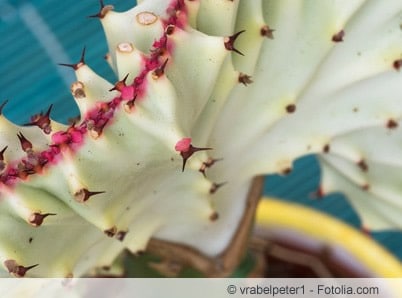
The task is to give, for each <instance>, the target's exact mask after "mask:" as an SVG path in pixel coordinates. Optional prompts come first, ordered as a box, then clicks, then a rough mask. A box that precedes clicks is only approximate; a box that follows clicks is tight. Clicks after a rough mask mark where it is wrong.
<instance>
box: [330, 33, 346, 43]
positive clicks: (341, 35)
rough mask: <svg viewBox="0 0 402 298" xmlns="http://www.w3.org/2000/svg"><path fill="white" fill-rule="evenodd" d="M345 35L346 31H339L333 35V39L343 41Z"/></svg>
mask: <svg viewBox="0 0 402 298" xmlns="http://www.w3.org/2000/svg"><path fill="white" fill-rule="evenodd" d="M344 36H345V31H343V30H341V31H339V32H338V33H335V34H334V35H332V41H333V42H341V41H343V37H344Z"/></svg>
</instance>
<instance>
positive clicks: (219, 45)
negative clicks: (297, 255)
mask: <svg viewBox="0 0 402 298" xmlns="http://www.w3.org/2000/svg"><path fill="white" fill-rule="evenodd" d="M95 17H98V18H99V19H100V21H101V23H102V25H103V27H104V30H105V34H106V38H107V41H108V45H109V49H110V54H109V55H108V56H107V60H108V62H109V64H110V65H111V67H112V68H113V70H114V71H115V73H116V75H117V77H118V82H116V83H110V82H108V81H106V80H105V79H103V78H102V77H101V76H99V75H97V74H96V73H95V72H94V71H93V70H92V69H91V68H90V67H89V66H88V65H87V64H86V63H85V50H84V51H83V54H82V57H81V59H80V60H79V62H78V63H76V64H73V65H67V66H71V67H72V68H73V69H74V71H75V75H76V77H77V80H76V81H75V82H73V83H72V85H71V92H72V95H73V97H74V99H75V100H76V103H77V105H78V107H79V110H80V114H81V116H80V119H79V120H77V121H76V122H75V123H73V124H71V125H64V124H61V123H57V122H55V121H53V120H51V119H50V116H51V110H52V106H50V108H49V109H48V110H47V111H45V112H42V113H40V114H38V115H35V116H33V117H32V119H31V121H30V122H29V123H27V125H24V126H18V125H15V124H13V123H11V122H10V121H9V120H7V119H6V118H5V117H4V116H2V117H0V134H1V138H0V150H1V151H0V198H1V201H0V216H1V221H2V224H1V227H0V239H1V241H0V260H1V263H2V264H3V267H4V272H5V273H6V274H7V275H8V273H11V274H12V275H15V276H61V277H65V276H81V275H83V274H85V273H86V272H88V270H90V269H91V268H94V267H101V266H107V265H110V264H111V263H112V262H113V260H114V259H115V258H116V257H117V256H118V255H119V254H120V253H121V252H122V251H123V250H124V249H129V250H130V251H131V252H133V253H138V252H141V251H143V250H144V249H145V248H146V247H147V243H148V242H149V240H150V239H151V238H157V239H162V240H166V241H170V242H173V243H180V244H182V245H185V246H188V247H191V248H193V249H194V250H197V251H199V252H200V253H202V254H204V255H207V256H211V257H214V256H217V255H219V254H220V253H222V251H224V250H225V249H226V248H227V247H228V246H230V245H231V240H232V239H233V236H234V234H235V233H236V231H237V229H238V226H239V224H240V220H241V218H242V216H243V214H244V213H245V210H247V209H248V208H249V206H248V204H247V201H246V198H247V193H248V189H249V188H250V185H251V183H252V179H253V177H255V176H258V175H262V174H267V173H280V174H287V173H289V172H290V171H291V169H292V163H293V161H294V160H295V159H297V158H298V157H300V156H303V155H307V154H318V155H319V157H320V160H321V164H322V169H323V178H322V184H321V187H320V189H319V194H324V193H327V192H330V191H336V190H339V191H342V192H344V193H346V194H347V196H348V197H349V199H350V201H351V203H352V205H353V206H354V207H356V209H357V210H358V211H359V212H360V214H361V217H362V221H363V224H364V226H365V227H366V228H368V229H389V228H396V229H400V228H401V227H402V219H401V218H402V217H401V216H400V215H401V208H402V201H401V199H400V194H401V189H400V181H401V180H400V177H399V170H400V167H401V164H402V154H401V153H402V151H401V150H400V146H401V134H400V129H399V127H398V126H399V125H400V119H401V115H402V105H401V104H400V101H401V95H400V94H402V76H401V71H400V68H401V67H402V52H401V48H402V30H401V29H402V28H401V22H402V3H401V2H400V1H397V0H389V1H346V0H336V1H309V0H305V1H285V0H284V1H268V0H255V1H246V0H218V1H217V0H214V1H212V0H171V1H165V0H143V1H138V5H137V6H135V7H134V8H132V9H130V10H128V11H126V12H122V13H119V12H115V11H114V10H113V7H112V6H109V5H104V4H103V2H102V1H101V9H100V11H99V13H97V14H96V15H95ZM3 106H4V105H3ZM3 106H2V107H3ZM373 141H375V142H376V143H375V144H373Z"/></svg>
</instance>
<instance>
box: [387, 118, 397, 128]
mask: <svg viewBox="0 0 402 298" xmlns="http://www.w3.org/2000/svg"><path fill="white" fill-rule="evenodd" d="M397 127H398V122H396V121H395V120H394V119H389V120H388V122H387V128H389V129H394V128H397Z"/></svg>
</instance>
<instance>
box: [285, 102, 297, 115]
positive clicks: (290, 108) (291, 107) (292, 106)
mask: <svg viewBox="0 0 402 298" xmlns="http://www.w3.org/2000/svg"><path fill="white" fill-rule="evenodd" d="M286 112H288V113H289V114H291V113H294V112H296V105H295V104H293V103H291V104H288V105H287V106H286Z"/></svg>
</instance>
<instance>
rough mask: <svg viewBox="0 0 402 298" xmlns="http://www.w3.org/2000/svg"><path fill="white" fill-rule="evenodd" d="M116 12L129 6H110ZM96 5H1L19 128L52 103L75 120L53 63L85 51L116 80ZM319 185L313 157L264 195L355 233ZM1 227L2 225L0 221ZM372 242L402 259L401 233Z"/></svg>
mask: <svg viewBox="0 0 402 298" xmlns="http://www.w3.org/2000/svg"><path fill="white" fill-rule="evenodd" d="M105 2H107V3H108V4H113V5H114V6H115V9H116V10H117V11H122V10H125V9H128V8H129V7H131V6H132V5H133V4H134V3H135V1H133V0H120V1H119V0H108V1H105ZM98 7H99V5H98V2H97V1H96V0H82V1H77V0H64V1H62V0H34V1H24V0H0V36H1V38H0V50H1V52H0V72H1V79H0V102H2V101H3V100H5V99H9V103H8V104H7V106H6V107H5V110H4V113H5V115H6V116H7V117H8V118H11V119H12V120H13V121H15V122H17V123H25V122H27V121H28V119H29V116H30V115H32V114H34V113H38V112H40V111H43V110H46V109H47V108H48V107H49V105H50V104H51V103H54V104H55V105H54V109H53V111H52V117H53V118H55V119H56V120H59V121H64V122H65V121H67V119H68V118H70V117H74V116H76V115H77V114H78V110H77V109H76V107H75V104H74V101H73V99H72V97H71V95H70V92H69V86H70V83H71V82H72V81H73V80H74V75H73V72H72V70H71V69H68V68H64V67H61V66H58V65H57V63H74V62H77V60H78V58H79V57H80V55H81V51H82V49H83V47H84V46H86V47H87V54H86V62H87V64H89V65H90V66H91V67H92V68H93V69H95V70H96V71H97V72H98V73H101V74H102V75H104V76H105V77H106V78H107V79H109V80H110V81H115V77H114V75H113V73H112V71H111V70H110V68H109V67H108V65H107V63H106V62H105V61H104V59H103V56H104V54H105V53H106V52H107V48H106V44H105V41H104V36H103V31H102V29H101V26H100V23H99V22H98V21H97V20H96V19H90V18H87V17H86V16H89V15H92V14H94V13H97V11H98ZM318 184H319V167H318V164H317V162H316V159H315V158H314V156H308V157H305V158H302V159H300V160H298V161H296V163H295V167H294V171H293V172H292V173H291V174H290V175H288V176H287V177H279V176H269V177H267V179H266V184H265V194H267V195H272V196H278V197H282V198H284V199H285V200H289V201H294V202H299V203H301V204H304V205H308V206H311V207H312V208H316V209H319V210H323V211H324V212H327V213H330V214H332V215H334V216H336V217H338V218H341V219H342V220H345V221H347V222H349V223H350V224H351V225H353V226H356V227H358V226H359V218H358V216H357V215H356V213H355V212H354V211H353V210H352V209H351V207H350V206H349V205H348V203H347V202H346V200H345V199H344V197H343V196H342V195H340V194H333V195H329V196H327V197H325V198H324V199H321V200H314V199H312V196H311V194H312V193H314V192H315V190H316V189H317V187H318ZM0 224H1V219H0ZM373 237H375V239H377V240H378V241H379V242H381V243H382V244H383V245H384V246H385V247H387V248H388V249H389V250H390V251H391V252H392V253H394V254H395V255H397V256H398V257H399V259H402V233H401V232H381V233H374V234H373Z"/></svg>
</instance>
